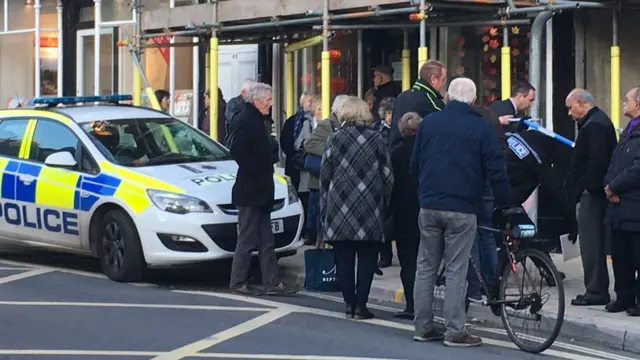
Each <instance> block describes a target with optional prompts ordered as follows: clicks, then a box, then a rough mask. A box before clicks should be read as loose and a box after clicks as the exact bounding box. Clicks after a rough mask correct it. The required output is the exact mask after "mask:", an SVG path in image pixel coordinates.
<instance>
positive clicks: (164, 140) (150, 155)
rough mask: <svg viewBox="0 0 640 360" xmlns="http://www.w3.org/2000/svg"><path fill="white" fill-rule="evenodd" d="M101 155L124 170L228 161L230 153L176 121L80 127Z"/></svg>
mask: <svg viewBox="0 0 640 360" xmlns="http://www.w3.org/2000/svg"><path fill="white" fill-rule="evenodd" d="M81 127H82V129H83V130H84V131H85V132H86V133H87V135H89V137H90V138H91V140H92V141H93V142H94V144H95V145H96V147H97V148H98V149H99V150H100V152H101V153H102V154H103V155H104V156H105V157H106V158H107V159H109V160H110V161H112V162H113V163H116V164H118V165H123V166H153V165H166V164H181V163H189V162H198V161H221V160H231V156H230V154H229V152H228V151H227V150H226V149H225V148H224V147H222V146H221V145H219V144H218V143H216V142H215V141H213V140H212V139H211V138H209V137H208V136H206V135H203V134H202V133H200V132H199V131H197V130H195V129H193V128H192V127H190V126H189V125H187V124H185V123H183V122H182V121H180V120H176V119H127V120H109V121H92V122H88V123H85V124H81Z"/></svg>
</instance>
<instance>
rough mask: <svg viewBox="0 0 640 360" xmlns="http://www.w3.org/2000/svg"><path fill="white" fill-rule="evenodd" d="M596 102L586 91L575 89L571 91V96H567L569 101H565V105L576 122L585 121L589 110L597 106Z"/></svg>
mask: <svg viewBox="0 0 640 360" xmlns="http://www.w3.org/2000/svg"><path fill="white" fill-rule="evenodd" d="M595 103H596V101H595V100H594V98H593V95H591V93H590V92H588V91H587V90H585V89H581V88H575V89H573V90H571V92H570V93H569V95H567V99H566V100H565V105H566V106H567V109H568V111H569V115H571V117H572V118H573V119H574V120H576V121H579V120H581V119H583V118H584V117H585V116H586V115H587V113H588V112H589V110H591V108H593V107H594V106H595Z"/></svg>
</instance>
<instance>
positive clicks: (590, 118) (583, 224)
mask: <svg viewBox="0 0 640 360" xmlns="http://www.w3.org/2000/svg"><path fill="white" fill-rule="evenodd" d="M566 106H567V109H568V110H569V115H571V117H572V118H573V119H574V120H575V121H577V122H578V138H577V139H576V144H575V148H574V150H573V159H572V161H571V167H570V169H569V176H568V177H567V182H566V186H567V190H568V192H569V194H570V195H571V197H572V198H573V199H575V201H577V202H578V201H579V202H580V207H579V208H578V239H579V241H580V253H581V256H582V268H583V270H584V287H585V289H586V291H585V293H584V294H583V295H578V296H576V298H575V299H572V300H571V305H575V306H595V305H607V303H608V302H609V270H608V268H607V252H606V246H605V233H606V231H605V227H604V215H605V212H606V210H607V204H608V202H607V197H606V195H605V192H604V186H603V185H604V176H605V174H606V173H607V168H608V166H609V161H610V160H611V154H612V153H613V150H614V149H615V147H616V143H617V138H616V132H615V129H614V127H613V124H612V123H611V119H609V117H608V116H607V114H605V112H604V111H602V110H600V109H599V108H598V107H597V106H595V101H594V100H593V96H591V94H590V93H589V92H588V91H586V90H584V89H574V90H572V91H571V92H570V93H569V95H568V96H567V99H566Z"/></svg>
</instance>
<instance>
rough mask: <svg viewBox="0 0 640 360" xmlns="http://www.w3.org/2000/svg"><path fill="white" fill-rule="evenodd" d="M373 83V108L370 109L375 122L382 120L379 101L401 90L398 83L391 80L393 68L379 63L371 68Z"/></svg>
mask: <svg viewBox="0 0 640 360" xmlns="http://www.w3.org/2000/svg"><path fill="white" fill-rule="evenodd" d="M373 85H374V86H375V93H374V97H375V98H374V100H373V108H372V109H371V111H372V114H373V121H374V122H377V121H380V120H384V119H383V118H382V115H380V111H379V110H380V103H381V102H382V100H383V99H385V98H394V99H395V98H396V96H398V95H399V94H400V93H401V92H402V88H400V85H398V84H396V83H395V82H394V81H393V69H392V68H390V67H388V66H385V65H380V66H377V67H376V68H375V69H374V70H373Z"/></svg>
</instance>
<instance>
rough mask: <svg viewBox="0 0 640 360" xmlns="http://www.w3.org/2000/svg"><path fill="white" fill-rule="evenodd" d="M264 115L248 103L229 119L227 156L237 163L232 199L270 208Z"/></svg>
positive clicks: (268, 151)
mask: <svg viewBox="0 0 640 360" xmlns="http://www.w3.org/2000/svg"><path fill="white" fill-rule="evenodd" d="M265 121H266V116H265V115H262V114H261V113H260V112H259V111H258V109H256V108H255V106H253V105H252V104H246V108H245V110H244V111H243V112H242V113H240V116H239V117H238V118H237V119H236V121H234V123H233V129H232V130H233V133H234V140H233V142H232V143H231V149H230V150H231V156H232V157H233V159H234V160H235V161H236V162H237V163H238V174H237V177H236V183H235V184H234V185H233V192H232V202H233V204H234V205H236V206H249V207H257V208H261V209H264V210H265V211H267V212H270V211H271V207H272V205H273V197H274V185H273V163H272V162H271V161H272V159H271V139H270V138H269V135H268V133H267V131H266V129H265Z"/></svg>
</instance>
